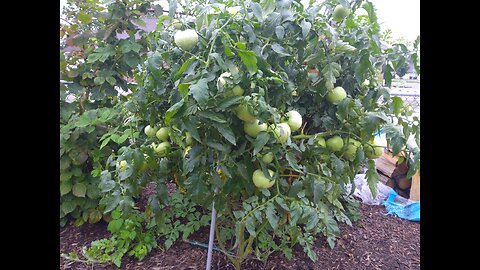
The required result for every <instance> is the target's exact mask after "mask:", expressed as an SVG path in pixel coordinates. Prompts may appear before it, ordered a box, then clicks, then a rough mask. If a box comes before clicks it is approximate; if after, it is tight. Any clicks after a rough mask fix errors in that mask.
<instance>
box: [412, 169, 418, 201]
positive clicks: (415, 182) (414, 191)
mask: <svg viewBox="0 0 480 270" xmlns="http://www.w3.org/2000/svg"><path fill="white" fill-rule="evenodd" d="M410 200H413V201H420V170H417V172H416V173H415V175H413V177H412V187H411V188H410Z"/></svg>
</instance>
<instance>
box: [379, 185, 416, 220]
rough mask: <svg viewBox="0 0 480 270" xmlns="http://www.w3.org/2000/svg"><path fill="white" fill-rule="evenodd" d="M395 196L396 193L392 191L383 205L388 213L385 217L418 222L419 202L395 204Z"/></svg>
mask: <svg viewBox="0 0 480 270" xmlns="http://www.w3.org/2000/svg"><path fill="white" fill-rule="evenodd" d="M397 196H398V194H397V192H395V190H393V189H392V190H391V191H390V194H389V195H388V198H387V200H386V201H385V202H384V203H383V204H384V205H385V208H386V209H387V211H388V213H387V215H396V216H398V217H400V218H403V219H407V220H411V221H418V222H420V202H419V201H418V202H410V203H406V204H402V203H398V202H395V198H396V197H397Z"/></svg>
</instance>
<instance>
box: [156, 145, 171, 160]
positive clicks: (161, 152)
mask: <svg viewBox="0 0 480 270" xmlns="http://www.w3.org/2000/svg"><path fill="white" fill-rule="evenodd" d="M171 147H172V145H171V144H170V143H169V142H161V143H160V144H159V145H158V146H156V147H155V148H154V149H153V150H155V153H157V154H158V156H159V157H165V156H166V155H167V154H168V153H170V148H171Z"/></svg>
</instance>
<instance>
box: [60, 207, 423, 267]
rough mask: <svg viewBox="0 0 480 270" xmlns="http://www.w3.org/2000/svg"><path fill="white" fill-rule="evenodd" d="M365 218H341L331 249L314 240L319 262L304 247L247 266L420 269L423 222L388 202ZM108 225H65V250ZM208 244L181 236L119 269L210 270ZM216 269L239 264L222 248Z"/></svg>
mask: <svg viewBox="0 0 480 270" xmlns="http://www.w3.org/2000/svg"><path fill="white" fill-rule="evenodd" d="M360 212H361V216H362V218H361V220H360V221H358V222H357V223H356V224H354V226H353V227H349V226H348V225H346V224H343V223H340V224H339V227H340V230H341V233H342V236H341V237H340V238H338V239H337V242H336V246H335V248H334V249H330V247H329V246H328V244H327V241H326V239H325V238H323V237H321V238H319V239H317V241H316V242H315V252H316V254H317V256H318V261H317V262H312V261H311V260H310V259H309V258H308V257H307V256H306V255H305V254H304V253H303V250H302V248H301V247H300V246H297V247H296V248H295V249H294V252H293V255H294V257H293V260H291V261H288V260H287V259H286V258H285V257H284V256H283V254H282V253H274V254H272V255H271V256H270V257H269V258H268V260H267V261H266V262H261V261H258V260H255V259H249V260H246V261H244V263H243V264H242V269H252V270H253V269H255V270H257V269H269V270H270V269H322V270H325V269H420V223H416V222H411V221H408V220H404V219H400V218H398V217H394V216H390V215H388V216H387V215H385V214H386V210H385V207H384V206H370V205H364V204H362V205H361V207H360ZM106 227H107V224H106V223H104V222H100V223H97V224H93V225H90V224H86V225H83V226H82V227H80V228H77V227H75V226H73V225H71V224H68V225H66V226H65V227H64V228H61V231H60V252H61V253H68V252H72V251H76V252H77V253H78V254H81V252H80V250H81V248H82V247H83V246H86V245H88V244H89V243H91V241H93V240H96V239H101V238H105V237H108V236H109V233H108V231H107V229H106ZM208 230H209V228H203V229H202V230H200V231H198V232H197V233H195V234H193V235H192V236H191V237H190V239H191V240H196V241H199V242H203V243H207V242H208ZM206 258H207V249H205V248H202V247H197V246H192V245H191V244H188V243H185V242H182V241H178V242H177V243H176V244H174V245H173V246H172V247H171V248H170V249H169V250H168V251H161V250H159V249H155V250H154V251H153V252H151V253H150V254H149V255H148V256H147V257H146V258H145V259H143V261H140V262H139V261H137V260H135V259H133V258H130V257H127V256H125V257H124V260H123V261H122V267H121V268H120V269H150V270H161V269H205V262H206ZM60 269H78V270H83V269H85V270H87V269H89V270H90V269H95V270H107V269H112V270H113V269H115V270H118V269H119V268H117V267H116V266H114V265H100V264H94V265H92V264H86V263H80V262H73V261H67V260H65V259H63V258H60ZM212 269H234V268H233V266H232V264H231V263H230V261H229V260H228V259H227V258H226V257H225V256H224V255H223V254H221V253H219V252H214V254H213V259H212Z"/></svg>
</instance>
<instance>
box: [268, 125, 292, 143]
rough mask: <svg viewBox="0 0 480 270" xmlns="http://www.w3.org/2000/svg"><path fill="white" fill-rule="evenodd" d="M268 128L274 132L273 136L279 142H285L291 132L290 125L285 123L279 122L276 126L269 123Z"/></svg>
mask: <svg viewBox="0 0 480 270" xmlns="http://www.w3.org/2000/svg"><path fill="white" fill-rule="evenodd" d="M269 129H270V131H272V132H273V133H274V134H275V138H276V139H277V142H279V143H285V142H286V141H287V140H288V137H290V135H291V134H292V131H291V129H290V126H289V125H288V124H287V123H280V124H278V125H277V126H275V125H270V127H269Z"/></svg>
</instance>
